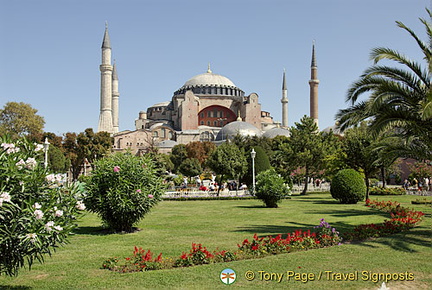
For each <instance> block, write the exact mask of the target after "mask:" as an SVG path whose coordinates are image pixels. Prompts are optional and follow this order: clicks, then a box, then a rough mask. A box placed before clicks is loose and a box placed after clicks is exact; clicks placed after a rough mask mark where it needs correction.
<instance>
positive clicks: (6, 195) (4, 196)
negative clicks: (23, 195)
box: [0, 192, 11, 202]
mask: <svg viewBox="0 0 432 290" xmlns="http://www.w3.org/2000/svg"><path fill="white" fill-rule="evenodd" d="M0 198H1V199H3V201H6V202H10V201H11V196H10V194H9V193H8V192H2V193H1V194H0Z"/></svg>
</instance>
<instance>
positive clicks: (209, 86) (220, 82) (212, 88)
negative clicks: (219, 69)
mask: <svg viewBox="0 0 432 290" xmlns="http://www.w3.org/2000/svg"><path fill="white" fill-rule="evenodd" d="M189 90H190V91H192V92H193V93H194V94H196V95H201V96H202V95H212V96H215V95H217V96H229V97H243V96H244V92H243V91H242V90H241V89H239V88H238V87H236V85H235V84H234V83H233V82H232V81H231V80H230V79H229V78H227V77H224V76H222V75H218V74H214V73H213V72H212V71H211V70H210V65H209V67H208V69H207V72H206V73H203V74H199V75H196V76H194V77H193V78H190V79H189V80H188V81H187V82H185V84H184V85H183V86H182V87H181V88H180V89H178V90H177V91H175V92H174V96H176V95H183V94H185V93H186V91H189Z"/></svg>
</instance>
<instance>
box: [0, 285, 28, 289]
mask: <svg viewBox="0 0 432 290" xmlns="http://www.w3.org/2000/svg"><path fill="white" fill-rule="evenodd" d="M0 289H33V288H32V287H29V286H3V285H0Z"/></svg>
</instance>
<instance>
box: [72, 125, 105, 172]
mask: <svg viewBox="0 0 432 290" xmlns="http://www.w3.org/2000/svg"><path fill="white" fill-rule="evenodd" d="M112 142H113V141H112V138H111V137H110V135H109V133H108V132H97V133H94V132H93V129H92V128H87V129H85V131H84V132H81V133H79V134H78V136H77V144H78V145H79V150H80V151H81V152H82V154H83V155H84V158H87V160H88V161H89V162H90V164H91V166H92V167H93V166H94V162H95V161H96V160H98V159H101V158H102V157H104V156H105V155H107V154H108V153H109V152H110V151H111V147H112Z"/></svg>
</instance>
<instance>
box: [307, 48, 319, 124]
mask: <svg viewBox="0 0 432 290" xmlns="http://www.w3.org/2000/svg"><path fill="white" fill-rule="evenodd" d="M319 82H320V81H319V80H318V66H317V62H316V56H315V41H313V43H312V61H311V79H310V80H309V86H310V117H311V118H312V119H313V120H314V122H315V124H317V126H318V85H319Z"/></svg>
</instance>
